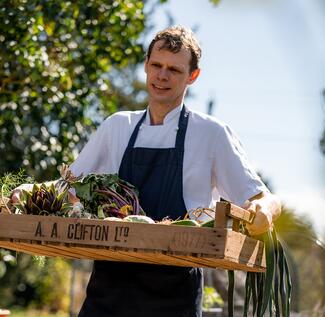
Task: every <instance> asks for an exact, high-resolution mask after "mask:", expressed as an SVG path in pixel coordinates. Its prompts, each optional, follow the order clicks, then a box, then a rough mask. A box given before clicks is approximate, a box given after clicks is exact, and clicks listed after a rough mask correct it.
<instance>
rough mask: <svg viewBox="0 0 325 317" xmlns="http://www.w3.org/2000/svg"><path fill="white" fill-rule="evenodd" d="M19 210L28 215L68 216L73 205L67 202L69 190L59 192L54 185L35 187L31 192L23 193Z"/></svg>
mask: <svg viewBox="0 0 325 317" xmlns="http://www.w3.org/2000/svg"><path fill="white" fill-rule="evenodd" d="M22 192H23V194H22V197H21V199H20V204H17V206H16V207H17V208H18V209H19V210H20V211H21V212H22V213H23V214H27V215H54V216H67V213H68V211H69V210H70V209H71V207H72V206H71V204H69V203H68V202H67V190H63V191H58V190H56V188H55V187H54V185H53V183H52V184H51V185H50V186H47V185H46V184H40V185H36V184H35V185H34V186H33V189H32V190H31V191H26V190H23V191H22Z"/></svg>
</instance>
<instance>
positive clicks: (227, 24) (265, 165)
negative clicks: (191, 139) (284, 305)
mask: <svg viewBox="0 0 325 317" xmlns="http://www.w3.org/2000/svg"><path fill="white" fill-rule="evenodd" d="M173 24H182V25H185V26H188V27H190V28H192V29H193V30H194V31H195V33H196V34H197V38H198V39H199V42H200V43H201V46H202V50H203V55H202V62H201V75H200V77H199V79H198V81H197V82H196V83H195V85H193V86H191V88H190V90H189V94H188V98H187V100H186V104H187V106H189V107H190V108H191V109H195V110H198V111H202V112H207V113H210V114H212V115H213V116H216V117H217V118H219V119H221V120H222V121H225V122H226V123H228V124H229V125H230V126H231V127H232V128H233V129H234V130H235V131H236V133H237V134H238V136H239V138H240V139H241V141H242V143H243V144H244V147H245V148H246V150H247V152H248V155H249V157H250V159H251V161H252V163H253V165H254V166H255V168H256V169H257V170H258V171H259V173H260V174H261V175H262V177H263V179H264V180H265V182H266V183H267V184H268V185H269V187H270V188H271V190H272V191H274V192H275V193H276V194H277V195H279V196H280V197H281V200H282V202H283V206H284V207H283V213H282V216H281V217H280V219H279V220H278V222H277V229H278V232H279V235H280V236H281V237H282V239H283V240H284V241H285V243H286V246H287V250H288V254H289V255H290V263H291V264H290V266H291V269H292V276H293V282H294V283H293V284H294V289H293V298H292V310H293V311H294V312H295V313H296V314H297V315H299V316H325V308H324V307H325V267H324V260H325V251H324V237H325V210H324V206H325V195H324V194H325V186H324V185H325V174H324V170H325V162H324V153H325V134H324V127H325V125H324V119H325V36H324V30H325V3H324V1H322V0H298V1H297V0H295V1H294V0H281V1H280V0H265V1H256V0H222V1H209V0H202V1H195V0H177V1H176V0H169V1H158V0H147V1H132V0H129V1H114V2H111V1H100V0H94V1H78V2H67V1H60V0H58V1H35V0H31V1H23V0H20V1H18V0H16V1H1V5H0V30H1V31H0V132H1V133H0V161H1V164H0V175H4V174H5V173H8V172H15V171H18V170H19V169H20V168H24V169H25V170H26V172H27V174H28V175H31V176H33V177H34V178H35V179H36V180H37V181H44V180H49V179H55V178H57V177H58V175H59V174H58V167H59V166H60V165H61V164H62V163H67V164H70V163H71V162H72V161H73V160H74V158H75V157H76V156H77V154H78V152H79V151H80V149H81V148H82V146H83V145H84V144H85V142H86V140H87V139H88V137H89V134H90V133H91V132H92V131H94V129H95V128H96V127H97V126H98V124H100V123H101V122H102V121H103V120H104V118H105V117H106V116H108V115H109V114H111V113H113V112H115V111H117V110H121V109H122V110H125V109H142V108H144V107H145V106H146V98H147V96H146V92H145V85H144V73H143V60H144V54H145V50H146V48H147V46H148V43H149V42H150V40H151V38H152V36H153V35H154V34H155V33H156V32H157V31H159V30H160V29H162V28H164V27H167V26H169V25H173ZM307 255H308V256H307ZM89 268H90V262H87V261H74V262H69V261H65V260H63V259H54V258H51V259H50V258H47V259H45V261H44V259H42V258H39V259H38V258H36V259H35V257H30V256H27V255H24V254H18V255H16V254H13V253H12V252H9V251H6V250H0V308H10V309H11V310H12V316H28V314H30V316H35V314H36V312H37V314H38V315H39V316H41V314H44V316H48V315H51V316H52V315H53V316H75V314H76V312H77V311H78V309H79V307H80V303H81V301H82V299H83V296H84V291H85V285H86V284H87V279H88V276H89ZM207 272H208V271H207ZM206 275H207V276H209V278H208V279H207V282H208V283H210V284H212V286H213V287H215V289H216V290H217V291H218V292H219V293H220V295H221V296H222V297H223V299H224V300H226V298H225V297H226V295H225V289H226V287H227V279H226V277H225V272H223V271H216V270H214V271H209V272H208V273H207V274H206ZM241 278H242V276H241V274H240V273H238V279H239V280H241ZM54 286H55V287H54ZM242 287H243V285H242V284H241V283H238V285H237V297H236V298H237V299H238V300H237V307H238V310H239V311H240V308H241V307H242V304H243V302H242ZM54 289H55V290H54ZM62 294H64V296H62Z"/></svg>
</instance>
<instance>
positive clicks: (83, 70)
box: [0, 0, 145, 178]
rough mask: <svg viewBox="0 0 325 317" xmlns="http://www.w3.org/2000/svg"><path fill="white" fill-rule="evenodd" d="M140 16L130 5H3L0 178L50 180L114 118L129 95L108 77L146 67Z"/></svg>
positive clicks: (93, 0)
mask: <svg viewBox="0 0 325 317" xmlns="http://www.w3.org/2000/svg"><path fill="white" fill-rule="evenodd" d="M143 9H144V2H143V1H134V0H127V1H122V0H117V1H103V0H87V1H85V0H80V1H76V2H71V1H58V0H55V1H54V0H51V1H45V0H43V1H40V0H28V1H27V0H11V1H4V2H3V3H2V6H1V9H0V29H1V34H0V78H1V81H0V111H1V116H0V157H1V158H2V164H1V166H0V174H3V173H4V172H6V171H11V170H17V169H18V168H19V167H21V166H23V167H25V168H26V170H27V172H28V173H29V174H31V175H36V177H40V176H42V178H49V177H54V176H55V174H56V173H57V172H56V165H57V164H61V163H63V162H67V163H69V162H71V161H72V160H73V158H74V155H75V154H76V152H77V144H78V143H79V144H80V143H82V141H84V140H85V138H86V136H87V135H88V134H89V132H90V131H91V130H92V129H93V128H94V127H95V126H96V125H97V124H98V122H99V121H100V120H101V118H102V117H103V115H107V114H109V113H112V112H114V111H116V110H117V108H118V106H119V103H118V101H119V99H120V98H121V97H123V96H128V94H127V93H126V92H125V91H124V92H123V91H122V92H120V93H116V91H117V90H116V87H117V85H116V83H115V82H113V81H112V80H111V78H112V74H115V78H116V74H119V73H120V72H121V70H122V69H123V68H125V67H127V66H128V65H136V64H137V63H139V62H141V61H142V60H143V56H144V50H143V47H142V45H141V44H139V43H138V38H139V36H140V34H141V33H142V32H143V30H144V26H145V15H144V10H143ZM129 94H130V92H129ZM135 105H136V103H135Z"/></svg>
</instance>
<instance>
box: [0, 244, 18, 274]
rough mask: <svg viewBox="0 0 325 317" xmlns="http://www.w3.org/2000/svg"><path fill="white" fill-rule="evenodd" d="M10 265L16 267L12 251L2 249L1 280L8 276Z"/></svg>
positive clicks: (0, 258) (0, 253)
mask: <svg viewBox="0 0 325 317" xmlns="http://www.w3.org/2000/svg"><path fill="white" fill-rule="evenodd" d="M8 265H10V266H14V265H16V258H15V257H14V256H13V255H12V254H11V252H10V251H8V250H3V249H0V280H1V278H2V277H3V276H4V275H5V274H6V272H7V266H8Z"/></svg>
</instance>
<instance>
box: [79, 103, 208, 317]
mask: <svg viewBox="0 0 325 317" xmlns="http://www.w3.org/2000/svg"><path fill="white" fill-rule="evenodd" d="M145 117H146V112H145V113H144V115H143V116H142V118H141V119H140V121H139V122H138V124H137V126H136V127H135V129H134V131H133V133H132V135H131V138H130V140H129V144H128V146H127V148H126V150H125V153H124V156H123V159H122V162H121V165H120V169H119V176H120V178H122V179H124V180H126V181H128V182H130V183H131V184H133V185H135V186H136V187H137V188H138V189H139V200H140V205H141V206H142V208H143V209H144V211H145V212H146V214H147V215H148V216H149V217H151V218H153V219H155V220H161V219H162V218H164V217H165V216H169V217H170V218H172V219H177V218H179V217H181V218H182V217H184V215H185V213H186V207H185V203H184V199H183V157H184V141H185V134H186V129H187V123H188V117H189V112H188V111H187V109H186V108H185V106H183V108H182V111H181V114H180V118H179V125H178V131H177V136H176V143H175V147H174V148H162V149H160V148H158V149H155V148H140V147H139V148H134V144H135V141H136V138H137V135H138V132H139V129H140V126H141V124H142V122H143V121H144V119H145ZM202 280H203V279H202V270H201V269H197V268H190V267H176V266H167V265H155V264H142V263H126V262H108V261H94V267H93V272H92V275H91V278H90V281H89V284H88V287H87V297H86V300H85V302H84V304H83V307H82V309H81V311H80V313H79V317H131V316H139V317H140V316H141V317H199V316H201V299H202Z"/></svg>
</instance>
